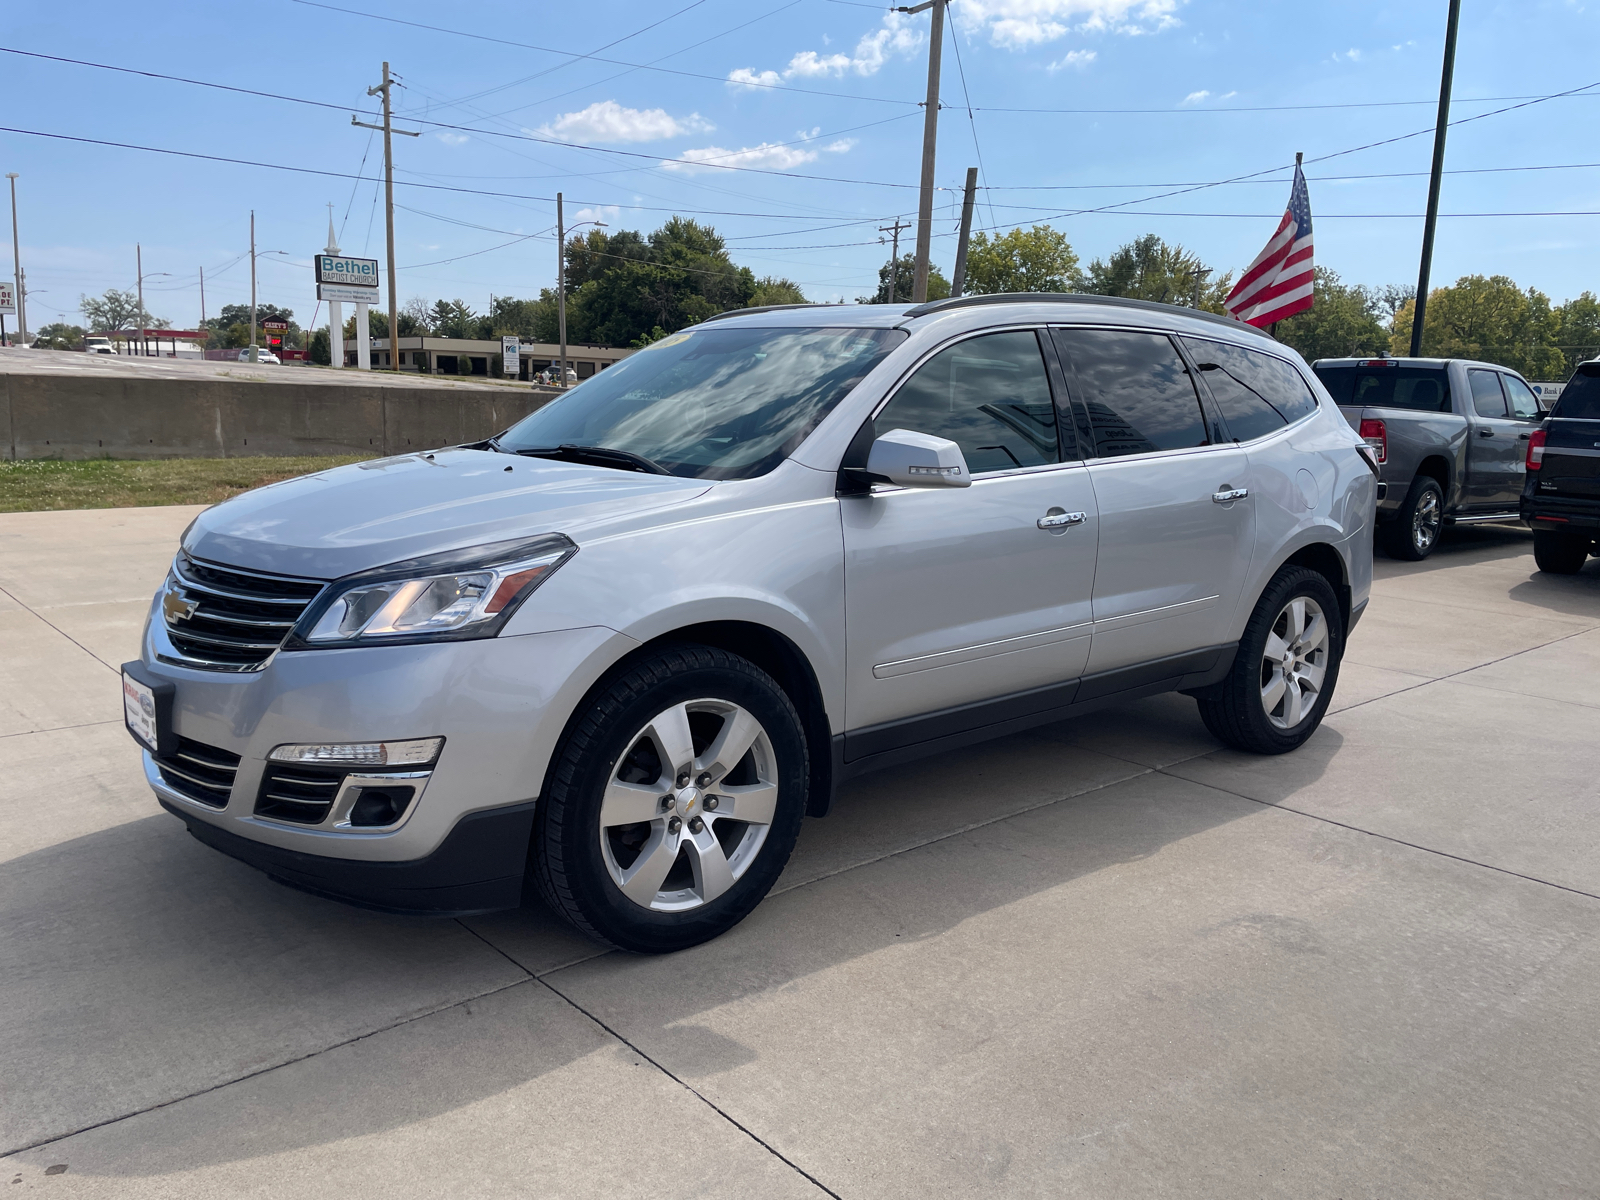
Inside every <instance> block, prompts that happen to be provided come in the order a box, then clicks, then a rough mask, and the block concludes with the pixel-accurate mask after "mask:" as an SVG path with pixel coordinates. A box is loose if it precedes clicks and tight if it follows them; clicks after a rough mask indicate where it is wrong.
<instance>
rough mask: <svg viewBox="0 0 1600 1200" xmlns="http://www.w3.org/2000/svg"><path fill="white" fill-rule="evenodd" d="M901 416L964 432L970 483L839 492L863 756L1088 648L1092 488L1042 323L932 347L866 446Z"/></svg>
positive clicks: (851, 749)
mask: <svg viewBox="0 0 1600 1200" xmlns="http://www.w3.org/2000/svg"><path fill="white" fill-rule="evenodd" d="M891 429H909V430H913V431H915V432H918V433H926V434H932V435H934V436H937V437H944V438H949V439H951V440H952V441H954V442H956V443H957V444H959V445H960V447H961V450H962V453H963V454H964V455H965V456H966V460H967V465H968V468H969V469H970V471H971V473H972V485H971V486H970V487H966V488H926V489H921V488H898V487H886V486H878V487H874V488H873V489H872V490H871V492H870V493H869V494H864V495H857V496H844V497H841V499H840V512H841V519H842V521H843V525H844V548H845V630H846V644H847V667H846V670H847V680H848V682H847V688H846V698H845V713H846V720H847V728H848V729H849V730H851V731H853V732H851V733H849V734H847V735H846V749H845V756H846V758H847V759H851V760H853V759H856V758H859V757H862V756H863V755H864V754H867V753H876V752H878V751H880V750H883V749H889V748H893V747H894V746H896V745H906V744H913V743H915V742H916V741H921V740H927V739H928V738H930V737H933V736H938V735H939V734H940V733H947V732H955V731H957V730H958V728H959V727H961V726H963V725H968V726H972V727H976V726H978V725H982V724H986V723H992V721H993V720H994V719H997V718H994V717H992V716H989V717H986V716H985V713H984V712H983V711H976V712H971V713H968V714H965V715H959V714H958V715H955V716H949V717H947V718H945V719H944V720H943V722H942V723H939V722H935V723H932V724H930V723H928V722H915V721H911V720H909V719H911V718H915V717H918V716H919V715H925V714H930V713H935V712H939V711H941V710H949V709H952V708H955V707H957V706H960V705H969V704H972V703H973V702H975V701H983V700H990V699H994V698H996V697H1001V696H1006V695H1009V694H1012V693H1020V692H1027V691H1030V690H1031V689H1038V688H1044V687H1047V686H1048V685H1052V684H1058V683H1062V682H1064V681H1070V680H1074V679H1076V677H1077V676H1078V675H1080V674H1081V673H1082V671H1083V668H1084V665H1085V663H1086V662H1087V660H1088V656H1089V642H1090V633H1091V625H1090V622H1091V619H1092V613H1091V606H1090V596H1091V591H1092V587H1093V581H1094V563H1095V538H1096V532H1097V529H1098V522H1097V520H1096V515H1095V503H1094V493H1093V489H1092V487H1091V485H1090V483H1089V477H1088V472H1087V471H1086V470H1085V469H1084V466H1083V464H1082V462H1081V461H1080V460H1079V457H1078V454H1077V450H1076V448H1075V445H1074V441H1073V436H1072V430H1071V428H1070V427H1067V428H1062V423H1061V422H1059V421H1058V419H1057V409H1056V403H1055V396H1054V392H1053V389H1052V386H1051V381H1050V376H1049V371H1048V370H1047V366H1046V361H1045V358H1044V348H1043V347H1042V346H1041V343H1040V341H1039V337H1038V334H1037V333H1036V331H1035V330H1033V329H1021V330H1007V331H1002V332H995V333H987V334H981V335H978V336H975V337H970V338H966V339H964V340H962V341H959V342H956V343H955V344H953V345H950V346H947V347H945V348H943V349H942V350H940V351H939V352H938V353H936V354H934V355H932V356H931V357H930V358H929V359H928V360H927V361H925V362H924V363H923V364H922V365H921V366H920V367H918V368H917V370H916V371H915V372H913V373H912V374H911V375H910V376H909V377H908V378H907V379H906V380H905V381H904V382H903V383H902V384H901V385H900V387H899V388H898V389H897V390H896V391H895V393H894V394H893V395H892V396H891V397H890V399H889V401H888V403H887V404H886V405H885V406H884V408H883V409H881V410H880V411H879V412H878V413H877V414H876V416H875V419H874V420H873V421H872V422H870V423H869V428H868V429H867V430H864V431H863V436H862V437H858V439H857V445H858V446H862V447H865V446H867V445H870V441H871V438H872V437H873V436H876V435H877V434H882V433H887V432H888V431H890V430H891ZM863 461H864V460H863ZM846 463H847V465H849V463H850V460H849V459H848V458H847V460H846ZM1041 522H1043V524H1041ZM1055 699H1058V700H1059V701H1060V703H1066V702H1067V700H1069V699H1070V696H1066V697H1065V698H1062V697H1055ZM1039 703H1040V704H1041V705H1044V706H1048V704H1049V703H1051V697H1049V696H1046V697H1043V698H1039ZM891 722H898V723H899V724H897V725H896V726H894V727H893V728H890V729H884V728H882V727H885V726H886V725H887V724H888V723H891ZM869 727H880V728H879V730H878V733H877V734H876V735H872V736H866V735H862V734H861V732H860V731H862V730H864V729H868V728H869Z"/></svg>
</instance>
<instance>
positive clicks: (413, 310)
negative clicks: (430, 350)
mask: <svg viewBox="0 0 1600 1200" xmlns="http://www.w3.org/2000/svg"><path fill="white" fill-rule="evenodd" d="M400 311H401V312H403V313H405V315H406V316H408V317H410V318H411V321H412V323H413V324H414V325H415V326H416V329H417V332H418V333H419V334H428V333H432V332H433V305H431V304H429V303H428V302H427V301H426V300H424V299H423V298H422V297H421V296H413V297H411V299H409V300H407V301H406V302H405V305H404V307H402V308H401V309H400Z"/></svg>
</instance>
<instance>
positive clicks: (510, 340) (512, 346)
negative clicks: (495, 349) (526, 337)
mask: <svg viewBox="0 0 1600 1200" xmlns="http://www.w3.org/2000/svg"><path fill="white" fill-rule="evenodd" d="M521 354H522V339H521V338H519V337H517V336H516V335H515V334H506V335H505V336H503V337H502V338H501V339H500V356H501V358H502V359H503V362H502V364H501V365H502V368H503V370H504V371H505V374H506V375H507V376H508V377H512V378H514V377H515V376H517V375H518V374H520V372H521V370H522V366H521V359H520V355H521Z"/></svg>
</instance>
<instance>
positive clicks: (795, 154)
mask: <svg viewBox="0 0 1600 1200" xmlns="http://www.w3.org/2000/svg"><path fill="white" fill-rule="evenodd" d="M821 131H822V130H821V127H820V126H819V127H818V128H816V129H811V130H805V129H802V130H800V131H799V132H800V138H801V141H800V144H799V145H793V144H791V145H784V144H782V143H781V142H762V143H761V144H760V145H759V146H746V147H744V148H743V149H741V150H725V149H723V148H722V147H721V146H704V147H700V148H698V149H694V150H685V151H684V152H683V153H682V154H679V155H678V158H679V159H686V160H687V161H682V162H674V161H666V162H663V163H662V164H661V165H662V166H663V167H665V168H666V169H667V170H669V171H682V172H685V173H687V174H691V175H692V174H695V173H697V172H700V171H714V170H716V169H718V168H719V167H762V168H765V169H767V170H774V171H792V170H793V169H794V168H795V167H799V166H803V165H805V164H806V163H809V162H816V161H817V156H818V155H819V154H848V153H849V152H850V151H851V149H852V148H854V146H855V145H856V139H855V138H837V139H835V140H834V141H831V142H829V143H828V144H827V145H826V146H818V147H813V146H812V145H811V144H810V143H811V142H812V141H814V139H815V138H816V136H817V135H818V134H819V133H820V132H821Z"/></svg>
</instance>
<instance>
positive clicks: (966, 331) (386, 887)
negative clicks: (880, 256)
mask: <svg viewBox="0 0 1600 1200" xmlns="http://www.w3.org/2000/svg"><path fill="white" fill-rule="evenodd" d="M1375 475H1376V463H1375V455H1374V454H1373V452H1372V451H1371V448H1370V447H1368V446H1367V445H1366V444H1365V443H1364V442H1363V441H1362V439H1361V438H1360V437H1359V436H1358V435H1357V434H1356V432H1355V431H1354V430H1352V429H1351V428H1350V426H1349V425H1348V424H1347V423H1346V422H1345V420H1344V418H1343V417H1342V416H1341V415H1340V412H1339V409H1338V408H1337V407H1336V406H1335V405H1334V403H1333V402H1332V400H1331V399H1330V397H1329V396H1328V393H1327V392H1326V390H1324V388H1323V387H1322V385H1321V384H1320V383H1319V382H1317V379H1316V376H1315V375H1313V374H1312V373H1311V371H1310V369H1309V368H1308V367H1307V366H1306V364H1305V363H1304V362H1303V361H1302V360H1301V359H1300V357H1299V356H1298V355H1297V354H1295V352H1294V351H1293V350H1290V349H1287V348H1286V347H1284V346H1282V345H1280V344H1279V343H1277V342H1276V341H1274V340H1272V339H1271V338H1270V337H1267V336H1265V335H1263V334H1260V333H1258V332H1256V331H1255V330H1253V329H1251V328H1250V327H1249V326H1246V325H1241V324H1238V323H1237V322H1234V321H1229V320H1224V319H1222V318H1216V317H1210V316H1208V315H1206V314H1203V313H1195V312H1194V311H1193V310H1191V309H1180V308H1171V307H1167V306H1165V305H1155V304H1146V303H1142V302H1139V301H1125V300H1108V299H1105V298H1102V297H1090V296H1036V297H1020V296H1009V297H1007V296H976V297H970V298H963V299H960V300H945V301H937V302H934V303H931V304H924V305H919V306H908V305H903V304H901V305H884V304H880V305H861V306H848V307H785V308H782V309H778V310H755V311H745V312H739V313H730V314H728V316H727V317H726V318H720V319H713V320H710V321H707V322H705V323H703V324H701V325H698V326H696V327H694V328H692V329H687V330H684V331H682V332H680V333H676V334H673V335H671V336H669V337H667V338H664V339H662V340H661V341H659V342H657V343H655V344H654V345H652V346H650V347H648V348H646V349H644V350H642V351H640V352H639V353H638V354H634V355H631V356H630V357H628V358H625V359H623V360H622V361H621V362H619V363H618V364H617V365H616V366H614V367H611V368H610V369H609V370H607V371H605V372H603V373H601V374H598V375H596V376H594V377H593V378H591V379H588V380H585V381H584V382H583V384H582V385H581V386H579V387H577V388H574V389H573V390H572V391H571V392H568V393H566V394H564V395H562V396H561V397H559V398H558V399H556V400H554V401H552V402H551V403H549V404H547V405H545V406H544V407H543V408H541V409H539V410H538V411H537V412H534V413H533V414H532V415H530V416H529V417H527V418H525V419H524V420H523V421H521V422H519V423H518V424H516V425H514V426H512V427H511V428H510V429H508V430H506V431H505V432H504V433H502V434H500V435H499V436H497V437H494V438H490V439H488V440H486V441H483V442H478V443H473V444H471V445H465V446H456V447H452V448H448V449H441V450H436V451H432V452H428V453H423V452H420V451H419V452H417V453H413V454H405V455H401V456H398V457H395V458H389V459H382V460H379V461H376V462H365V463H359V464H357V465H354V466H348V467H340V468H338V469H336V470H331V471H321V472H318V473H317V474H315V475H308V476H305V477H304V478H300V479H295V480H291V481H289V482H287V483H279V484H275V485H273V486H272V487H268V488H261V489H258V490H256V491H252V492H246V493H244V494H243V495H241V496H238V497H236V498H234V499H232V500H229V501H227V502H226V503H223V504H219V505H217V506H216V507H214V508H210V509H207V510H206V511H205V512H203V513H201V514H200V515H199V516H198V517H196V518H195V520H194V523H193V524H192V525H190V527H189V528H188V530H187V531H186V532H185V534H184V536H183V540H182V545H181V547H180V549H179V550H178V554H177V557H176V558H175V560H174V561H173V564H172V570H171V573H170V574H169V575H168V577H167V580H166V583H165V584H164V585H163V587H162V588H161V590H160V591H159V592H158V593H157V594H156V596H155V599H154V602H153V604H152V607H151V609H150V615H149V619H148V622H147V625H146V628H145V632H144V637H143V643H142V653H141V657H140V658H139V659H138V660H137V661H135V662H131V663H128V664H126V665H125V666H124V668H123V671H124V674H123V687H124V697H125V700H126V711H127V721H128V726H129V728H130V730H131V731H132V732H133V733H134V736H135V737H136V738H137V739H138V740H139V742H140V743H141V745H142V746H143V747H144V769H145V777H146V779H147V780H148V782H149V784H150V786H151V788H152V789H153V790H154V791H155V793H156V796H157V797H158V798H159V800H160V802H161V803H162V804H163V805H164V806H165V807H166V808H167V809H168V810H169V811H171V812H172V813H174V814H175V815H177V816H179V817H180V818H182V819H183V820H184V821H185V822H186V823H187V824H188V826H189V829H190V831H191V832H192V833H193V834H194V835H195V836H196V837H198V838H199V839H200V840H201V841H203V842H206V843H207V844H208V845H211V846H213V847H215V848H216V849H218V850H221V851H223V852H224V853H227V854H230V855H233V856H234V857H237V858H240V859H242V860H244V861H245V862H247V863H251V864H254V865H255V866H257V867H259V868H260V869H262V870H263V871H265V872H267V873H268V874H269V875H272V876H273V877H275V878H277V879H280V880H283V881H285V882H288V883H290V884H293V885H294V886H296V887H300V888H303V889H307V890H311V891H315V892H320V893H322V894H325V895H329V896H334V897H339V898H344V899H349V900H354V901H356V902H359V903H363V904H367V905H374V906H377V907H381V908H385V909H390V910H399V911H411V912H428V913H434V914H439V913H456V914H460V913H471V912H483V911H488V910H493V909H496V908H509V907H514V906H516V905H517V904H518V903H519V899H520V896H521V894H522V888H523V880H524V876H525V875H529V876H531V878H532V881H533V883H534V885H535V887H536V888H537V890H538V891H539V892H540V893H541V894H542V895H543V896H544V898H545V899H546V901H547V902H548V903H549V905H550V906H551V907H552V909H553V910H554V911H555V912H556V913H558V914H560V915H561V916H562V917H564V918H565V919H566V920H567V921H569V922H570V923H571V924H572V925H573V926H574V927H575V928H576V929H578V930H580V931H582V932H583V933H585V934H587V935H588V936H590V937H593V938H596V939H599V940H601V941H604V942H608V943H610V944H611V945H614V946H619V947H623V948H625V949H628V950H634V951H643V952H656V951H666V950H675V949H681V948H683V947H685V946H690V945H693V944H695V943H697V942H701V941H704V940H706V939H707V938H711V937H714V936H716V935H717V934H719V933H721V932H722V931H724V930H726V929H728V928H729V927H730V926H732V925H733V924H735V923H736V922H738V921H740V920H742V919H743V918H744V916H745V915H746V914H747V913H749V912H750V910H751V909H753V908H754V907H755V906H756V904H757V903H759V901H760V900H761V898H762V897H763V896H764V895H765V894H766V893H767V891H768V889H769V888H771V886H772V885H773V883H774V882H775V881H776V880H777V878H778V875H779V873H780V872H781V871H782V869H783V866H784V863H785V862H786V861H787V860H788V857H789V852H790V850H791V849H792V848H793V847H794V844H795V839H796V837H797V836H798V834H799V831H800V824H801V820H802V818H803V817H804V816H806V815H808V814H809V815H811V816H822V815H824V814H825V813H826V812H827V811H828V806H829V803H830V801H831V799H832V796H833V794H834V789H835V788H836V787H837V786H838V784H839V783H840V782H841V781H842V780H845V779H848V778H851V777H852V776H855V775H859V774H861V773H863V772H865V771H870V770H874V769H879V768H885V767H894V766H898V765H900V764H903V763H905V762H907V761H909V760H911V759H914V758H917V757H919V756H921V755H926V754H931V753H935V752H938V751H943V750H949V749H951V748H954V747H958V746H964V745H968V744H970V743H973V742H977V741H981V740H983V739H985V738H990V737H996V736H1000V735H1003V734H1008V733H1013V732H1016V731H1018V730H1022V729H1027V728H1030V727H1032V726H1037V725H1043V724H1047V723H1050V722H1056V721H1060V720H1062V719H1064V718H1067V717H1071V716H1073V715H1075V714H1078V713H1082V712H1085V711H1088V710H1090V709H1092V708H1095V707H1098V706H1101V705H1105V704H1108V703H1117V702H1122V701H1126V700H1129V699H1133V698H1136V697H1140V696H1149V695H1153V694H1156V693H1160V692H1170V691H1180V692H1183V693H1184V694H1186V695H1189V696H1192V697H1194V699H1195V700H1196V701H1197V702H1198V706H1199V715H1200V717H1201V719H1202V720H1203V721H1204V723H1205V725H1206V727H1207V728H1208V729H1209V730H1210V731H1211V733H1212V734H1213V735H1214V736H1216V737H1217V738H1218V739H1220V740H1221V741H1222V742H1224V743H1226V744H1228V745H1231V746H1234V747H1238V748H1240V749H1243V750H1247V751H1252V752H1255V753H1261V754H1279V753H1284V752H1286V751H1291V750H1294V749H1295V748H1296V747H1298V746H1300V745H1301V744H1302V743H1304V742H1305V740H1306V739H1307V738H1309V737H1310V736H1311V735H1312V733H1313V732H1314V731H1315V730H1316V729H1317V726H1318V724H1319V723H1320V722H1321V720H1322V716H1323V714H1324V713H1325V712H1326V711H1327V708H1328V704H1329V702H1330V700H1331V699H1332V696H1333V692H1334V687H1335V684H1336V683H1337V681H1338V677H1339V664H1340V659H1341V656H1342V654H1343V652H1344V645H1345V638H1346V636H1347V634H1348V633H1349V631H1350V629H1351V627H1352V626H1353V625H1354V624H1355V622H1356V621H1357V619H1358V618H1359V617H1360V616H1361V613H1362V611H1363V609H1365V607H1366V604H1367V598H1368V593H1369V591H1370V587H1371V578H1372V537H1373V521H1374V515H1375V514H1374V509H1375V504H1376V495H1377V493H1376V478H1375ZM973 799H974V803H975V804H976V805H977V806H978V809H980V810H981V809H982V805H983V797H982V796H981V795H978V796H975V797H974V798H973Z"/></svg>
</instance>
